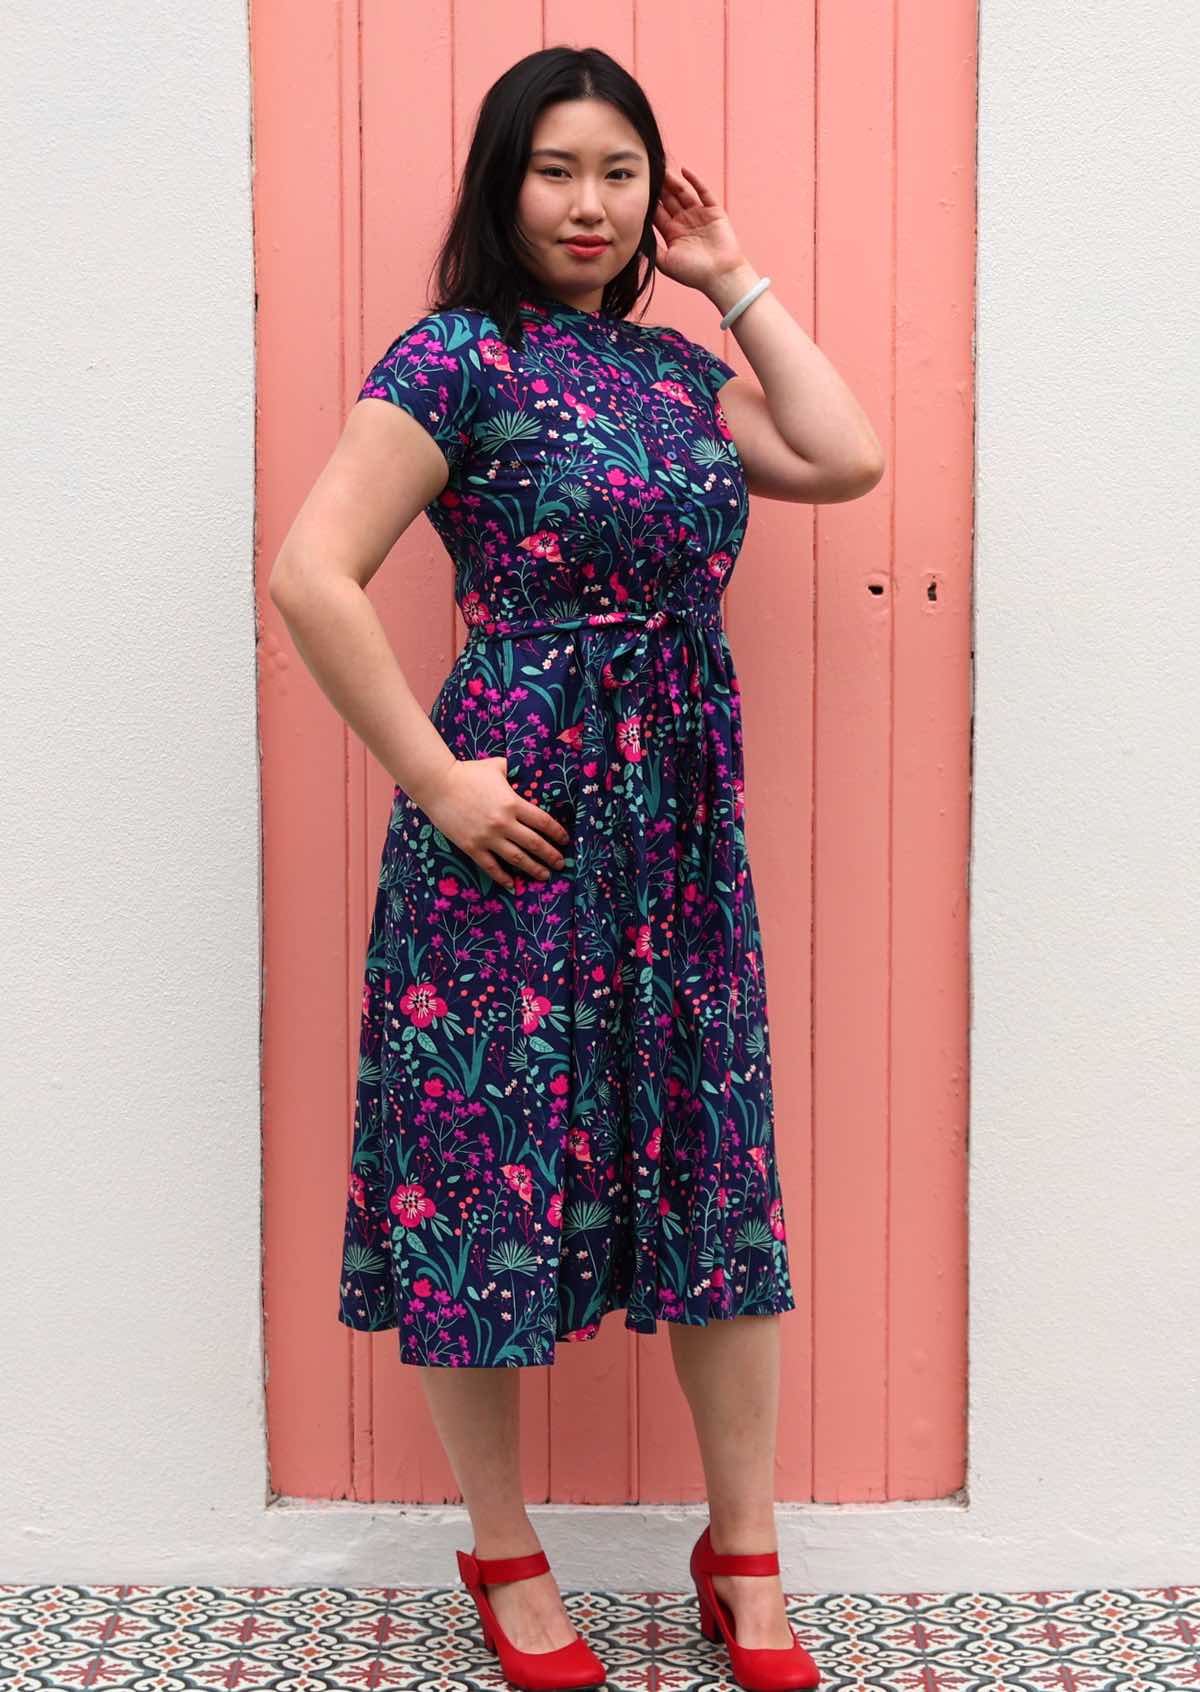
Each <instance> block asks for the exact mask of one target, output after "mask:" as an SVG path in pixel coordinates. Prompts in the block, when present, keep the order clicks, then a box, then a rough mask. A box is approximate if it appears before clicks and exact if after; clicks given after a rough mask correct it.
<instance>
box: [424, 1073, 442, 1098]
mask: <svg viewBox="0 0 1200 1692" xmlns="http://www.w3.org/2000/svg"><path fill="white" fill-rule="evenodd" d="M421 1091H422V1092H423V1093H424V1094H425V1095H426V1097H427V1098H431V1099H440V1098H441V1097H442V1095H443V1093H444V1092H445V1091H446V1083H445V1082H444V1081H443V1080H442V1079H441V1077H440V1076H437V1075H431V1076H430V1077H429V1079H428V1081H426V1083H425V1085H424V1086H423V1087H422V1089H421Z"/></svg>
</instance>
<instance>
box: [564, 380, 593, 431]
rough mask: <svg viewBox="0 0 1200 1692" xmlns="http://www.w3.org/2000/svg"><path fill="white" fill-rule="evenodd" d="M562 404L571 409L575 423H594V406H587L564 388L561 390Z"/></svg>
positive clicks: (586, 403)
mask: <svg viewBox="0 0 1200 1692" xmlns="http://www.w3.org/2000/svg"><path fill="white" fill-rule="evenodd" d="M563 403H564V404H566V405H569V406H570V407H571V410H572V411H573V412H574V413H575V419H576V422H578V423H592V422H594V421H595V418H596V408H595V406H594V405H589V404H588V402H587V401H586V400H585V399H579V398H578V397H577V396H576V395H575V394H573V393H571V392H569V390H568V389H566V388H564V389H563Z"/></svg>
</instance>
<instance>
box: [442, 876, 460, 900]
mask: <svg viewBox="0 0 1200 1692" xmlns="http://www.w3.org/2000/svg"><path fill="white" fill-rule="evenodd" d="M437 890H438V892H439V893H440V894H441V895H442V897H443V898H444V899H453V897H454V895H455V894H456V893H461V892H462V882H461V881H459V879H458V877H457V876H456V875H444V876H443V877H442V878H441V880H440V881H439V882H438V884H437Z"/></svg>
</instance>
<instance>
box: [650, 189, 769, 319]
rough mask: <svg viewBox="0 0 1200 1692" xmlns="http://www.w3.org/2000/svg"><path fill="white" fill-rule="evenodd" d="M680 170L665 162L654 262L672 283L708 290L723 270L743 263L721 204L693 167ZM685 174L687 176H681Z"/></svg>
mask: <svg viewBox="0 0 1200 1692" xmlns="http://www.w3.org/2000/svg"><path fill="white" fill-rule="evenodd" d="M682 168H683V175H682V176H681V175H679V173H678V172H676V171H674V170H672V169H671V167H670V166H669V165H668V166H667V173H666V176H665V177H664V179H663V189H662V194H661V196H660V198H659V202H658V205H657V207H656V208H655V212H654V227H655V229H657V231H658V234H659V237H660V239H659V241H658V242H657V243H656V244H657V246H658V255H657V257H656V259H655V263H656V265H657V266H658V268H659V270H661V271H662V273H663V275H664V276H669V277H670V279H671V281H672V282H682V283H683V285H684V287H685V288H699V289H701V291H706V290H707V289H708V288H709V286H710V285H711V284H712V282H713V281H714V279H715V278H716V277H718V276H719V275H721V274H722V272H724V271H726V270H734V269H736V267H737V266H738V265H739V264H744V263H745V262H746V258H745V254H744V253H743V252H742V248H741V243H740V242H739V240H738V238H737V236H736V235H735V233H734V229H733V224H732V223H731V222H730V221H729V215H728V213H727V212H726V210H725V208H724V207H723V206H722V205H721V204H720V203H719V202H718V200H717V198H716V196H715V195H713V194H711V193H710V192H709V190H708V189H707V188H706V187H705V186H704V184H703V182H701V180H700V178H699V177H698V176H697V175H696V173H695V171H693V170H688V168H687V166H686V165H684V166H683V167H682ZM685 178H686V180H685Z"/></svg>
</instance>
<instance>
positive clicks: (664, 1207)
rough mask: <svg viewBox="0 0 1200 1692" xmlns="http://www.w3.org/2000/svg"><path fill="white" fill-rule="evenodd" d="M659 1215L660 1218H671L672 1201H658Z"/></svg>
mask: <svg viewBox="0 0 1200 1692" xmlns="http://www.w3.org/2000/svg"><path fill="white" fill-rule="evenodd" d="M658 1214H659V1215H660V1216H669V1215H670V1214H671V1201H670V1199H666V1198H660V1199H659V1201H658Z"/></svg>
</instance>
